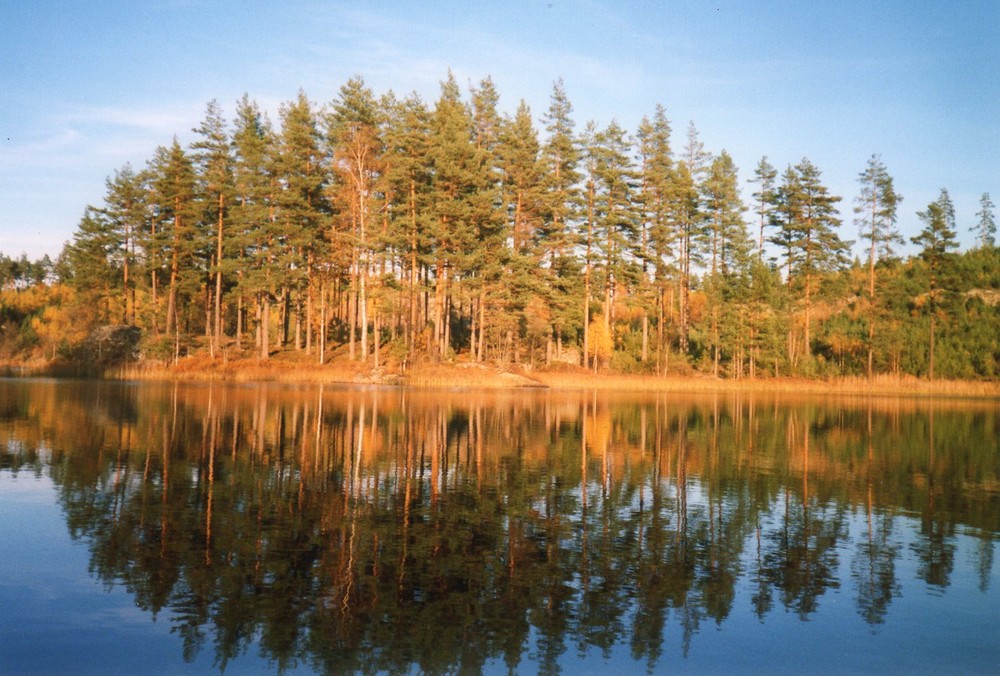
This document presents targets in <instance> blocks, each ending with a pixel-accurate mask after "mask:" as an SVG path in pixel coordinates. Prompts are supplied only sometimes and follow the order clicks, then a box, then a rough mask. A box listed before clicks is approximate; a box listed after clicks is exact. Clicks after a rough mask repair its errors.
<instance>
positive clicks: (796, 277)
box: [772, 158, 848, 363]
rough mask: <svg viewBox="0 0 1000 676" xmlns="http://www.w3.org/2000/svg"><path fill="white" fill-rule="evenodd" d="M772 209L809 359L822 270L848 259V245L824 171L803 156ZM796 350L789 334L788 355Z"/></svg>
mask: <svg viewBox="0 0 1000 676" xmlns="http://www.w3.org/2000/svg"><path fill="white" fill-rule="evenodd" d="M776 201H777V205H778V206H777V208H776V209H775V212H774V217H776V220H777V225H778V226H779V231H778V235H777V237H776V238H774V239H772V241H775V242H776V243H778V244H779V245H781V246H783V247H784V248H785V252H786V254H785V255H786V265H787V270H788V284H789V286H790V287H795V288H798V290H799V291H800V293H801V294H802V296H801V301H802V307H803V320H802V325H803V341H802V350H803V353H804V355H805V357H806V360H807V363H808V362H809V361H810V360H811V358H812V335H811V324H812V321H811V309H812V303H813V296H814V294H815V293H816V291H817V284H818V282H819V278H820V276H821V275H823V274H824V273H827V272H831V271H835V270H837V269H839V268H840V267H841V266H843V265H844V264H845V263H846V261H847V249H848V245H847V244H846V243H845V242H843V241H842V240H841V239H840V238H839V237H838V235H837V232H836V230H835V228H837V227H838V226H839V225H840V219H839V218H838V215H837V209H836V203H837V202H839V201H840V197H837V196H834V195H830V194H829V192H828V190H827V188H826V186H824V185H823V184H822V183H821V182H820V171H819V169H817V168H816V166H815V165H813V164H812V162H810V161H809V160H808V159H805V158H804V159H803V160H802V161H801V162H800V163H799V164H798V165H796V166H795V167H794V168H793V167H789V169H788V170H787V171H786V172H785V174H784V175H783V183H782V185H781V187H780V188H779V189H778V197H777V200H776ZM796 354H797V351H796V350H795V348H794V342H793V335H792V334H789V356H790V360H791V361H792V362H793V363H794V362H795V361H796Z"/></svg>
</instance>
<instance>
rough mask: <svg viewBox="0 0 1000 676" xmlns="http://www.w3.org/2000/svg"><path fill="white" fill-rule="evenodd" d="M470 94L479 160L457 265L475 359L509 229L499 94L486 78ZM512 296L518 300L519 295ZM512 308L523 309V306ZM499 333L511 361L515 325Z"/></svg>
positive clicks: (498, 284) (516, 345)
mask: <svg viewBox="0 0 1000 676" xmlns="http://www.w3.org/2000/svg"><path fill="white" fill-rule="evenodd" d="M470 93H471V113H472V136H473V142H474V145H475V149H476V152H477V154H478V162H479V165H478V167H476V168H475V170H474V171H473V173H472V179H473V181H475V182H476V183H477V184H478V185H479V188H478V189H477V190H476V191H475V193H474V194H473V195H472V197H473V199H471V200H470V207H471V209H472V213H473V214H474V216H473V220H472V224H473V231H474V232H473V242H474V244H473V246H472V248H471V249H470V250H469V251H468V252H467V253H468V256H467V257H466V261H465V263H464V264H463V267H465V268H466V270H467V273H466V282H465V287H466V293H467V294H468V297H469V323H468V326H469V336H468V338H469V352H470V355H471V356H472V357H473V358H474V359H476V360H477V361H478V360H481V359H482V358H483V351H484V349H485V343H486V341H485V338H486V329H487V326H488V324H489V319H488V317H487V314H488V306H490V305H491V303H489V301H488V298H487V292H488V291H496V290H499V289H503V288H504V286H503V284H502V282H501V278H502V275H503V271H504V268H505V267H507V266H508V260H507V259H508V258H509V257H510V247H509V243H510V239H511V237H512V236H513V232H512V231H511V230H510V228H509V227H508V225H509V224H508V222H507V219H506V218H505V215H504V213H503V209H504V206H503V195H502V189H501V187H502V179H503V176H504V167H503V166H502V165H503V156H502V151H501V142H502V140H503V139H502V134H503V129H504V126H505V125H504V122H503V120H502V119H501V116H500V114H499V112H498V111H497V105H498V103H499V101H500V95H499V94H498V93H497V90H496V87H495V86H494V84H493V80H492V79H490V78H489V77H486V78H484V79H483V80H482V81H481V82H480V83H479V85H478V86H476V87H472V88H471V92H470ZM527 123H528V126H529V128H530V126H531V113H530V112H528V114H527ZM507 291H508V292H509V291H510V290H509V289H507ZM518 300H520V301H521V302H522V303H523V302H524V301H523V299H520V298H519V299H518ZM516 310H523V305H522V306H521V307H520V308H516ZM502 314H503V313H501V315H502ZM503 333H504V334H505V336H506V342H507V345H508V350H507V352H508V355H509V358H510V359H512V360H514V361H516V360H517V355H518V352H519V349H520V328H519V327H514V326H510V327H509V328H508V330H506V331H503ZM498 338H499V336H498Z"/></svg>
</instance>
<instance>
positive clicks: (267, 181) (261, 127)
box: [231, 94, 277, 361]
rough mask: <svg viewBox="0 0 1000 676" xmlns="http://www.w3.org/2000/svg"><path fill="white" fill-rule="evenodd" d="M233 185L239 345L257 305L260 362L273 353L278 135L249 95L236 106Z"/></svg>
mask: <svg viewBox="0 0 1000 676" xmlns="http://www.w3.org/2000/svg"><path fill="white" fill-rule="evenodd" d="M232 144H233V154H234V164H233V183H234V187H235V199H234V204H233V208H232V210H231V215H232V221H233V226H234V230H235V232H234V239H235V240H236V243H237V248H238V254H237V260H236V262H237V264H238V269H237V280H236V283H237V289H238V292H239V294H238V296H237V323H236V345H237V349H239V348H240V347H241V340H242V335H243V312H242V309H243V308H242V304H243V301H244V299H251V300H252V301H253V304H254V310H255V312H254V317H255V327H256V346H257V349H258V351H259V355H260V359H261V360H262V361H263V360H267V359H268V356H269V354H270V307H271V302H272V300H273V292H274V283H273V279H272V263H273V260H274V255H275V251H274V248H275V246H276V244H275V242H276V236H277V233H276V232H275V229H274V223H275V213H276V204H275V199H274V195H275V192H276V190H277V178H276V176H275V173H274V155H275V145H276V143H275V137H274V132H273V130H272V128H271V124H270V122H269V121H268V119H267V118H266V117H265V116H264V115H262V114H261V112H260V109H259V108H258V106H257V104H256V102H253V101H251V100H250V99H249V97H248V96H247V95H245V94H244V96H243V97H242V98H241V99H240V101H239V103H238V105H237V107H236V119H235V122H234V129H233V139H232Z"/></svg>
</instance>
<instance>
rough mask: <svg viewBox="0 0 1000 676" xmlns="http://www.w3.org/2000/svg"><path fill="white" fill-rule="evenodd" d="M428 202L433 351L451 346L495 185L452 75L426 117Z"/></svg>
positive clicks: (478, 257) (441, 352)
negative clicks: (460, 293) (460, 295)
mask: <svg viewBox="0 0 1000 676" xmlns="http://www.w3.org/2000/svg"><path fill="white" fill-rule="evenodd" d="M429 157H430V161H431V162H430V164H431V169H432V173H431V177H432V183H431V197H430V204H431V209H432V212H433V216H434V223H433V228H432V229H431V231H432V233H433V235H432V237H433V248H434V257H435V263H434V281H435V298H434V353H435V355H436V356H438V357H443V356H445V354H446V352H447V350H448V349H449V348H450V347H451V338H452V321H451V318H452V312H453V310H457V309H458V308H457V305H458V303H457V302H456V301H458V300H459V298H458V290H456V289H455V288H453V286H454V285H460V284H461V282H462V280H463V277H464V276H465V275H466V274H467V273H469V272H470V271H471V270H470V268H472V266H474V265H476V263H477V262H478V261H481V260H482V259H483V252H482V250H481V248H480V247H482V246H483V244H484V239H485V238H484V239H479V240H477V235H479V234H482V230H481V228H482V227H483V226H484V225H487V226H488V222H489V221H490V220H492V218H493V211H494V204H495V203H496V192H495V191H496V185H495V183H494V182H493V180H492V179H493V176H492V174H491V171H490V166H489V163H488V154H487V151H486V149H485V148H483V147H477V145H476V143H475V138H474V126H473V120H472V115H471V112H470V111H469V109H468V108H467V107H466V105H465V104H464V103H463V102H462V100H461V95H460V92H459V88H458V83H457V82H456V81H455V77H454V75H452V74H451V73H449V74H448V78H447V80H445V81H444V82H442V83H441V96H440V98H439V99H438V101H437V104H436V106H435V109H434V113H433V114H432V116H431V136H430V145H429Z"/></svg>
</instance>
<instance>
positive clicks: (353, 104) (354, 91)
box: [327, 78, 384, 360]
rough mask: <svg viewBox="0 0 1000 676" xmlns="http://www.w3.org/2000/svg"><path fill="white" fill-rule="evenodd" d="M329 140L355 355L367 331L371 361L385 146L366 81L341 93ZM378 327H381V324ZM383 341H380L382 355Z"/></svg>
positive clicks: (351, 345) (365, 353)
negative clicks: (372, 284)
mask: <svg viewBox="0 0 1000 676" xmlns="http://www.w3.org/2000/svg"><path fill="white" fill-rule="evenodd" d="M327 127H328V130H329V131H328V139H329V143H330V145H331V147H332V148H333V153H332V155H333V170H334V174H335V177H336V182H335V183H334V186H333V189H334V200H335V202H336V204H337V205H338V206H339V216H340V218H339V219H338V222H339V223H340V224H341V225H340V232H341V233H342V237H341V238H339V239H340V241H344V242H346V243H347V244H348V246H349V247H350V250H351V261H350V276H351V300H352V305H353V306H354V307H355V308H356V311H349V312H350V317H349V324H350V329H349V338H348V342H349V355H350V358H351V359H354V358H355V346H354V344H355V339H356V336H357V333H358V326H360V329H361V335H360V338H361V359H362V360H367V359H368V345H369V342H370V341H369V318H368V312H369V278H370V277H371V275H372V271H373V267H374V260H373V259H374V251H375V249H376V248H377V247H376V246H375V243H376V242H377V237H376V236H375V235H376V233H377V224H376V217H377V214H378V211H379V209H378V205H377V204H376V203H375V200H376V195H377V185H378V182H379V180H380V176H381V172H382V154H383V152H384V146H383V142H382V139H381V130H380V125H379V111H378V106H377V102H376V100H375V96H374V94H373V93H372V91H371V90H370V89H369V88H368V87H366V86H365V84H364V81H363V80H362V79H361V78H353V79H351V80H349V81H348V82H347V84H345V85H344V86H343V87H341V88H340V93H339V96H338V98H337V99H336V100H335V101H334V103H333V106H332V113H331V115H330V116H329V117H328V119H327ZM376 323H377V322H376ZM378 346H379V336H378V335H376V336H375V348H376V353H377V352H378Z"/></svg>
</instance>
